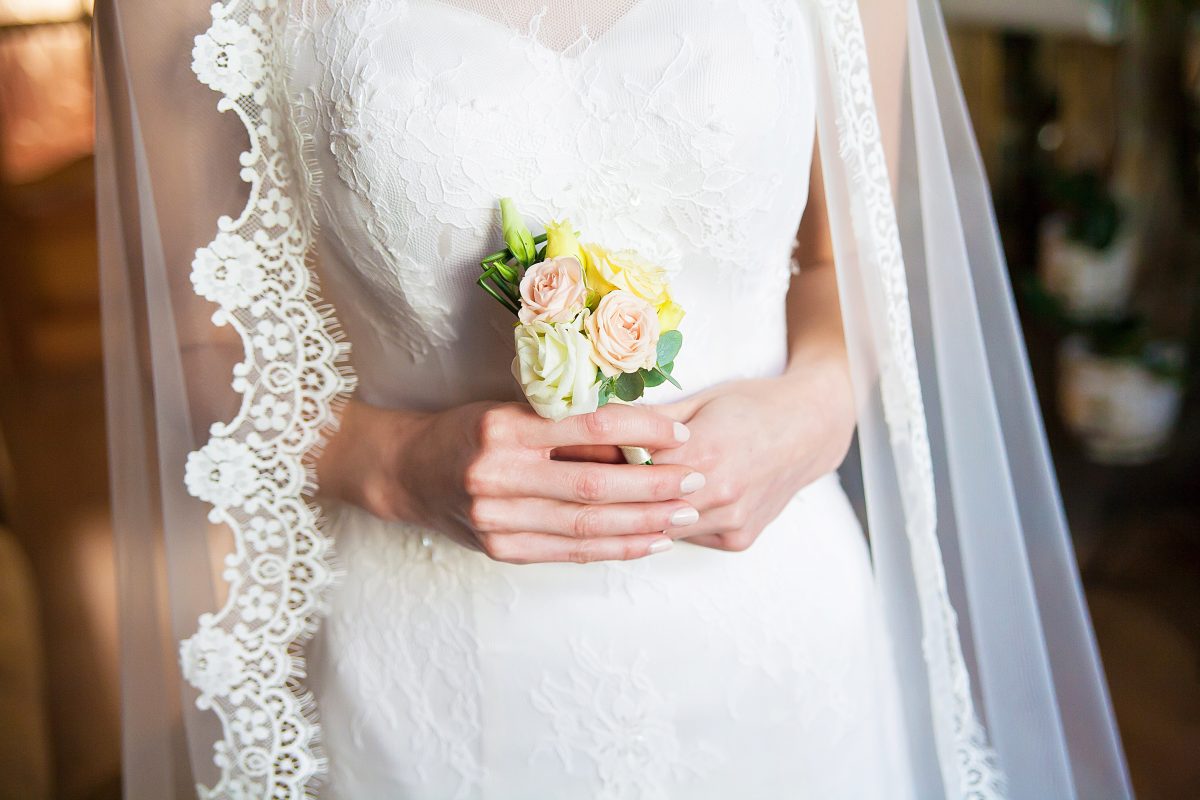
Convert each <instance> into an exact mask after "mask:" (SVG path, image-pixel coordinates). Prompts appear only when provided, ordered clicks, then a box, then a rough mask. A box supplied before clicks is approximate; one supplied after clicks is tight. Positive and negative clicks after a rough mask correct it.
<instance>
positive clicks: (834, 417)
mask: <svg viewBox="0 0 1200 800" xmlns="http://www.w3.org/2000/svg"><path fill="white" fill-rule="evenodd" d="M652 408H654V409H655V410H656V411H659V412H661V413H664V414H667V415H669V416H672V417H674V418H675V419H677V420H679V421H681V422H685V423H686V424H687V426H688V429H689V430H690V431H691V433H692V436H691V438H690V440H689V441H688V442H687V443H686V444H683V445H682V446H680V447H676V448H672V449H670V450H665V451H662V452H655V453H654V454H653V455H654V463H655V465H658V466H656V468H659V469H661V468H662V466H661V465H672V464H687V465H688V466H690V467H692V468H693V469H696V470H699V471H700V472H702V473H704V475H705V476H707V478H708V482H707V484H706V485H705V487H704V489H702V490H700V491H698V492H696V494H695V495H693V496H692V497H690V498H688V499H689V502H691V504H692V505H694V506H695V507H696V508H697V509H698V510H699V511H700V521H699V522H698V523H696V524H695V525H692V526H690V527H688V528H675V529H672V530H669V531H668V534H669V535H671V536H672V537H674V538H677V539H679V538H683V537H687V540H688V541H690V542H692V543H694V544H699V545H704V546H706V547H714V548H717V549H721V550H735V551H740V550H745V549H746V548H748V547H749V546H750V545H752V544H753V543H754V541H755V540H756V539H757V538H758V535H759V534H760V533H762V531H763V529H764V528H765V527H766V526H767V525H768V524H769V523H770V522H771V521H772V520H774V519H775V517H777V516H778V515H779V513H780V512H781V511H782V510H783V508H784V506H785V505H787V503H788V501H789V500H791V499H792V497H793V496H794V495H795V494H796V492H797V491H799V490H800V489H802V488H804V487H805V486H807V485H808V484H810V483H812V482H813V481H814V480H816V479H817V478H819V477H821V476H822V475H825V474H826V473H828V472H830V471H832V470H834V469H836V468H837V467H838V466H839V465H840V464H841V463H842V460H843V459H844V458H845V457H846V451H847V450H848V449H849V446H850V440H851V437H852V435H853V433H854V424H855V420H854V401H853V391H852V390H851V387H850V380H849V376H848V374H847V372H846V363H845V361H844V360H837V359H828V360H823V361H822V362H821V363H819V364H816V363H814V364H812V365H811V366H810V368H807V369H791V370H789V372H788V374H786V375H784V376H781V377H778V378H765V379H760V380H748V381H735V382H731V383H727V384H722V385H719V386H715V387H713V388H712V389H709V390H707V391H705V392H701V393H699V394H697V395H696V396H695V397H692V398H689V399H687V400H685V401H682V402H679V403H673V404H670V405H663V406H652Z"/></svg>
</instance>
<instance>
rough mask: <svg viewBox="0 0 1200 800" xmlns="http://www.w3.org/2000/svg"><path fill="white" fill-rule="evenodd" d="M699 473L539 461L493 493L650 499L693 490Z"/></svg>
mask: <svg viewBox="0 0 1200 800" xmlns="http://www.w3.org/2000/svg"><path fill="white" fill-rule="evenodd" d="M703 486H704V476H703V475H701V474H700V473H699V472H696V471H695V470H693V469H692V468H691V467H686V466H682V465H674V464H671V465H666V466H662V467H660V466H657V465H656V466H649V467H648V466H641V465H638V466H634V465H630V464H589V463H586V462H573V461H549V460H543V461H538V462H536V463H533V464H530V465H529V466H528V467H527V468H525V469H522V470H521V474H520V475H517V474H516V473H515V471H514V472H513V473H511V474H509V475H508V476H507V477H505V478H504V480H503V486H502V487H500V491H498V492H496V493H495V494H494V496H498V497H543V498H548V499H551V500H566V501H568V502H572V503H587V504H599V503H653V502H661V501H664V500H675V499H678V498H680V497H684V496H686V495H689V494H692V493H693V492H696V491H699V490H700V489H701V488H702V487H703Z"/></svg>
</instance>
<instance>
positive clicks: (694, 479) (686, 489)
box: [679, 472, 704, 494]
mask: <svg viewBox="0 0 1200 800" xmlns="http://www.w3.org/2000/svg"><path fill="white" fill-rule="evenodd" d="M703 488H704V476H703V475H701V474H700V473H699V472H689V473H688V474H687V477H685V478H684V479H683V480H682V481H680V483H679V491H681V492H683V493H684V494H691V493H692V492H698V491H700V490H701V489H703Z"/></svg>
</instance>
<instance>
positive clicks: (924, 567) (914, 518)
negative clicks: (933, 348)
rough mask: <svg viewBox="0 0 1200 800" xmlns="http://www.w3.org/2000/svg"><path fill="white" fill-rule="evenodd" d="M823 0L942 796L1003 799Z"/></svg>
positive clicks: (853, 27) (848, 80)
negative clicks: (883, 315) (877, 288)
mask: <svg viewBox="0 0 1200 800" xmlns="http://www.w3.org/2000/svg"><path fill="white" fill-rule="evenodd" d="M820 8H821V10H822V12H823V17H824V19H823V22H824V27H825V28H826V30H827V32H828V39H829V44H830V49H831V55H832V59H833V63H832V67H833V74H834V83H835V86H834V92H835V102H836V104H837V129H838V140H839V141H838V154H839V156H840V157H841V159H842V161H843V163H844V164H845V166H846V170H847V174H848V176H849V180H850V182H851V183H852V184H853V189H854V191H853V192H852V196H853V197H854V199H855V203H854V204H853V208H852V214H853V217H854V227H855V232H856V235H857V236H858V237H860V238H861V239H862V240H865V242H866V243H867V244H868V246H867V247H863V248H861V249H860V252H859V255H860V257H861V258H863V259H867V258H872V257H873V258H874V260H875V262H876V263H875V265H874V268H875V270H876V271H877V272H878V276H879V280H880V281H881V284H882V286H881V288H882V290H883V295H884V298H885V301H886V303H887V320H886V325H887V346H888V348H889V351H888V352H886V353H883V354H882V358H881V359H880V362H881V375H880V383H881V387H882V392H883V406H884V416H885V417H886V419H887V424H888V428H889V430H890V431H891V438H892V448H893V455H894V458H895V460H896V468H897V473H898V474H899V475H900V480H901V486H900V491H901V496H902V502H903V504H904V508H905V517H906V526H905V527H906V529H907V533H908V539H909V548H910V550H911V553H912V561H913V571H914V573H915V577H916V585H917V595H918V601H919V604H920V609H921V622H922V629H923V630H924V637H923V641H922V649H923V651H924V655H925V664H926V666H927V669H928V673H929V688H930V696H931V698H932V701H931V702H932V704H933V720H934V732H935V735H936V737H937V747H938V754H939V762H940V764H941V769H942V776H943V781H944V783H945V786H946V796H947V797H955V798H969V799H970V800H1000V798H1003V797H1004V796H1005V794H1006V788H1005V780H1004V775H1003V772H1002V771H1001V769H1000V767H999V764H998V762H997V759H996V755H995V753H994V752H993V750H992V749H991V747H990V746H989V745H988V741H987V735H986V732H985V731H984V728H983V726H982V725H981V724H980V722H979V719H978V717H977V715H976V712H975V705H974V701H973V699H972V696H971V679H970V675H969V673H968V671H967V666H966V662H965V660H964V658H963V653H962V643H961V641H960V640H959V635H958V620H957V615H956V614H955V612H954V607H953V606H952V605H951V603H950V595H949V591H948V590H947V587H946V574H945V570H944V567H943V564H942V553H941V547H940V546H939V544H938V540H937V513H936V509H937V503H936V495H935V490H934V477H933V458H932V455H931V452H930V444H929V433H928V430H927V428H926V423H925V406H924V401H923V400H922V397H921V382H920V377H919V374H918V372H917V358H916V347H915V345H914V343H913V331H912V314H911V311H910V308H909V302H908V284H907V279H906V274H905V268H904V256H903V254H902V252H901V246H900V231H899V228H898V226H897V222H896V209H895V205H894V202H893V200H892V190H891V182H890V181H889V179H888V172H887V161H886V158H885V155H884V149H883V142H882V140H881V138H880V130H879V125H878V118H877V116H876V111H875V101H874V96H873V94H872V91H871V79H870V71H869V68H868V61H867V44H866V39H865V37H864V34H863V28H862V21H861V20H860V18H859V14H858V4H857V0H820Z"/></svg>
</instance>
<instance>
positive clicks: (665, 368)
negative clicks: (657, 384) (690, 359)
mask: <svg viewBox="0 0 1200 800" xmlns="http://www.w3.org/2000/svg"><path fill="white" fill-rule="evenodd" d="M655 369H657V370H658V371H659V372H661V373H662V375H663V377H664V378H666V379H667V380H668V381H670V382H671V385H672V386H674V387H675V388H676V389H682V388H683V387H682V386H680V385H679V381H677V380H675V378H673V377H672V376H671V370H673V369H675V362H674V361H672V362H671V363H670V364H663V365H662V366H661V367H655Z"/></svg>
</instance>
